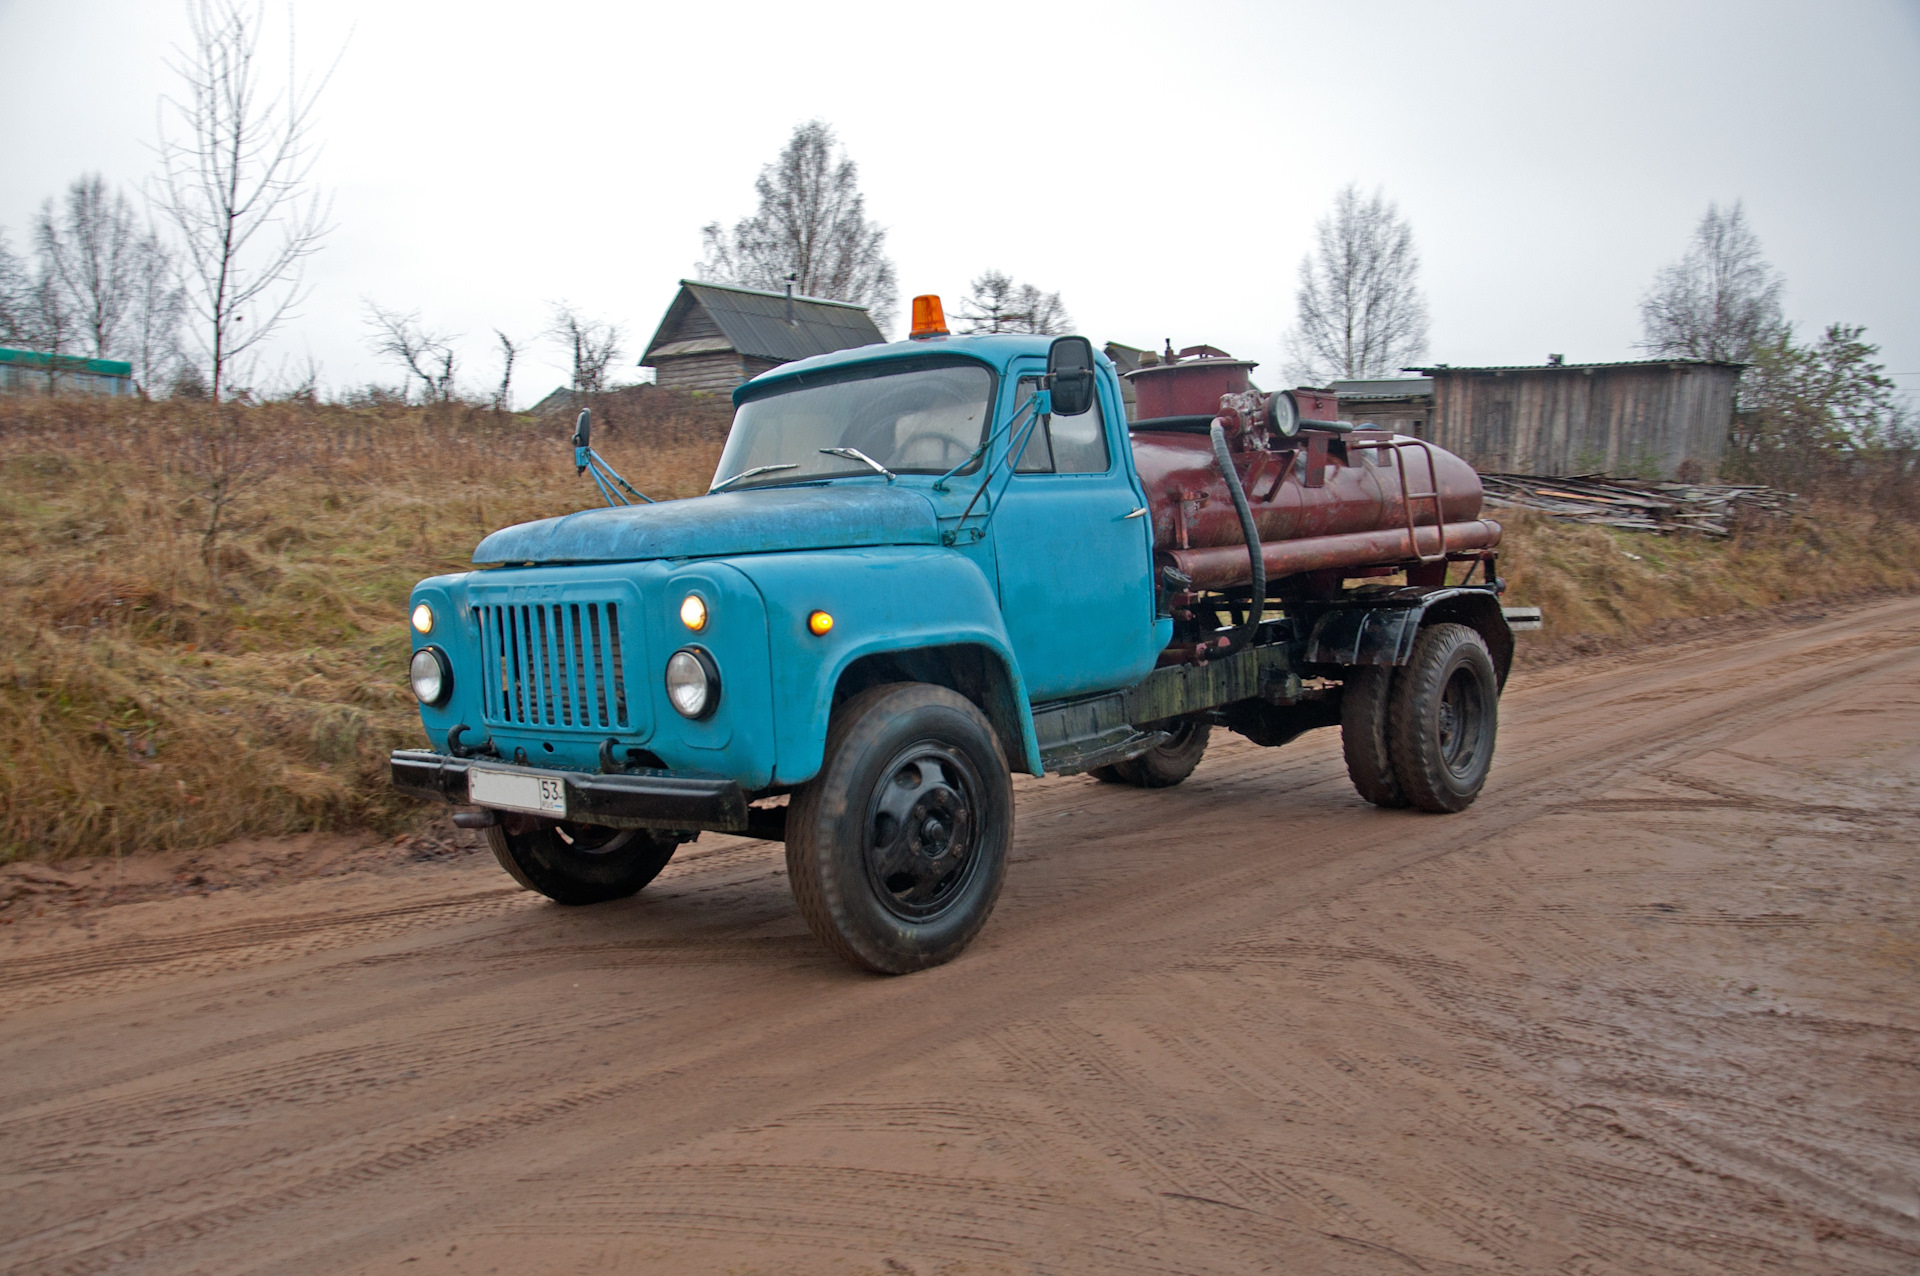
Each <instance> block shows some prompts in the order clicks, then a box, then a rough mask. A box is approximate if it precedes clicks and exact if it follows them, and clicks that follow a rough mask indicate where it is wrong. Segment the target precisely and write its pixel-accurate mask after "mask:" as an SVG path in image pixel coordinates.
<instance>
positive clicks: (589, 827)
mask: <svg viewBox="0 0 1920 1276" xmlns="http://www.w3.org/2000/svg"><path fill="white" fill-rule="evenodd" d="M553 832H554V836H556V837H558V838H559V839H560V844H561V845H562V846H564V847H566V848H567V849H568V850H570V851H572V852H573V853H574V854H576V855H596V856H598V855H611V854H613V853H614V852H615V851H619V850H624V849H625V848H626V845H627V843H628V842H631V841H632V840H633V835H634V830H633V829H610V828H607V827H606V826H605V825H602V824H575V823H574V822H573V821H571V820H563V821H561V822H560V823H558V824H556V825H554V826H553Z"/></svg>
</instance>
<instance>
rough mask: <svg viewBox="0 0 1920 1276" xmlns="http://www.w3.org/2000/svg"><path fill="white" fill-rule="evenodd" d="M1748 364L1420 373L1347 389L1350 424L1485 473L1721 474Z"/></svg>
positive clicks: (1341, 386)
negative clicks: (1428, 447)
mask: <svg viewBox="0 0 1920 1276" xmlns="http://www.w3.org/2000/svg"><path fill="white" fill-rule="evenodd" d="M1744 366H1745V365H1744V364H1739V363H1713V362H1707V361H1703V360H1698V359H1647V360H1641V361H1638V362H1633V363H1561V362H1557V361H1556V362H1552V363H1546V364H1536V365H1525V366H1514V367H1498V368H1455V367H1450V366H1448V365H1446V364H1438V365H1435V366H1434V367H1431V368H1408V369H1406V371H1408V372H1417V373H1420V374H1421V375H1420V377H1418V378H1411V377H1409V378H1405V379H1400V380H1381V381H1342V382H1335V383H1334V386H1333V389H1334V391H1335V393H1337V394H1338V395H1339V396H1340V415H1341V416H1343V417H1347V418H1350V419H1352V420H1354V421H1357V422H1361V423H1363V424H1368V425H1376V426H1380V427H1382V428H1386V429H1395V430H1399V431H1400V432H1401V433H1403V434H1412V435H1416V436H1418V437H1420V438H1425V439H1432V440H1433V441H1434V442H1435V443H1438V444H1439V445H1440V446H1441V447H1444V448H1446V449H1447V450H1449V451H1451V452H1457V453H1459V454H1460V455H1461V456H1463V457H1465V458H1466V459H1467V460H1468V461H1471V462H1472V463H1473V464H1474V466H1475V467H1477V468H1479V469H1482V470H1487V471H1492V472H1499V471H1503V470H1504V471H1506V472H1509V473H1518V474H1586V473H1593V472H1596V471H1602V470H1604V471H1607V472H1609V473H1614V474H1644V475H1648V476H1652V475H1655V474H1657V475H1659V476H1661V477H1663V478H1673V477H1676V476H1677V475H1679V474H1680V472H1681V470H1682V467H1685V468H1686V470H1687V471H1688V472H1689V473H1690V474H1698V475H1700V476H1702V477H1706V476H1710V475H1712V474H1713V473H1714V471H1715V470H1717V469H1718V468H1719V466H1720V461H1721V459H1722V458H1723V457H1724V456H1725V455H1726V450H1727V434H1728V432H1729V430H1731V428H1732V426H1733V391H1734V384H1735V382H1737V381H1738V380H1739V379H1740V370H1741V368H1743V367H1744Z"/></svg>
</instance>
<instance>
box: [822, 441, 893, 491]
mask: <svg viewBox="0 0 1920 1276" xmlns="http://www.w3.org/2000/svg"><path fill="white" fill-rule="evenodd" d="M820 452H821V455H823V456H838V457H842V458H844V459H846V460H849V461H858V462H860V464H862V465H865V466H867V467H869V468H871V469H872V470H873V472H874V473H875V474H884V475H886V476H887V482H889V483H891V482H893V478H894V474H893V471H892V470H890V469H888V468H887V467H886V466H884V465H882V464H880V462H878V461H876V460H874V459H873V458H872V457H870V456H868V455H867V454H866V453H865V452H862V451H861V450H860V449H859V448H857V447H823V448H821V449H820Z"/></svg>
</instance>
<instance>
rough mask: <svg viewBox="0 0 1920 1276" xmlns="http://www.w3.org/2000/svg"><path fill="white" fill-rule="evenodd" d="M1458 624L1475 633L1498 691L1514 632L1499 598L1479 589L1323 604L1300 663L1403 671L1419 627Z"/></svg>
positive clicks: (1414, 589) (1413, 589)
mask: <svg viewBox="0 0 1920 1276" xmlns="http://www.w3.org/2000/svg"><path fill="white" fill-rule="evenodd" d="M1443 623H1453V624H1461V625H1465V626H1467V627H1468V628H1469V629H1472V630H1474V631H1476V632H1477V633H1479V635H1480V637H1481V638H1483V639H1484V640H1485V641H1486V644H1487V651H1488V653H1489V654H1491V655H1492V657H1493V668H1494V672H1495V673H1497V674H1498V675H1499V678H1500V685H1501V686H1502V687H1505V686H1506V684H1507V672H1508V670H1510V669H1511V668H1512V667H1513V630H1512V629H1511V628H1510V627H1509V626H1508V625H1507V618H1506V615H1505V614H1504V613H1503V612H1502V611H1501V610H1500V597H1499V595H1498V594H1496V593H1495V592H1494V591H1493V590H1491V589H1489V588H1486V587H1485V586H1479V585H1454V586H1438V587H1433V588H1428V587H1423V586H1408V587H1407V588H1404V589H1395V590H1390V591H1388V592H1386V593H1382V594H1376V595H1374V596H1372V597H1368V598H1352V599H1343V600H1342V601H1340V602H1337V603H1330V604H1327V605H1326V607H1325V609H1324V610H1322V611H1320V612H1319V614H1318V615H1317V616H1314V617H1313V618H1312V620H1311V622H1310V627H1309V628H1308V630H1307V643H1306V648H1305V650H1304V652H1303V653H1302V656H1303V659H1304V660H1305V662H1306V663H1307V664H1309V665H1320V666H1331V667H1333V668H1332V669H1331V670H1329V672H1328V674H1327V676H1329V677H1338V676H1339V674H1338V672H1337V669H1338V667H1340V666H1352V665H1404V664H1406V663H1407V661H1408V660H1409V659H1410V658H1411V657H1412V655H1413V641H1414V638H1415V637H1416V636H1417V635H1418V634H1419V632H1420V629H1421V627H1422V626H1424V625H1436V624H1443Z"/></svg>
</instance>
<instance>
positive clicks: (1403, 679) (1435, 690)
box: [1388, 624, 1500, 812]
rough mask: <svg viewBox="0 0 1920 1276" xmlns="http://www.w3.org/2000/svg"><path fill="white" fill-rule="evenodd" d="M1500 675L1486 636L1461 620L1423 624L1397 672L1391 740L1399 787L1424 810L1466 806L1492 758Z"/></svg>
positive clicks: (1390, 719) (1481, 783)
mask: <svg viewBox="0 0 1920 1276" xmlns="http://www.w3.org/2000/svg"><path fill="white" fill-rule="evenodd" d="M1499 703H1500V682H1499V679H1498V677H1497V676H1496V675H1495V674H1494V671H1493V657H1492V656H1490V655H1489V654H1488V653H1487V644H1486V641H1485V640H1484V639H1483V638H1481V637H1480V635H1479V634H1478V633H1476V632H1475V631H1474V630H1472V629H1469V628H1468V627H1467V626H1465V625H1454V624H1445V625H1433V626H1431V627H1429V628H1426V629H1423V630H1421V631H1420V636H1419V638H1417V639H1416V640H1415V641H1414V644H1413V656H1412V659H1410V660H1409V661H1408V662H1407V666H1406V667H1405V668H1404V669H1402V670H1400V671H1399V673H1398V674H1397V675H1395V677H1394V680H1393V693H1392V696H1391V701H1390V709H1389V712H1388V744H1389V746H1390V749H1391V752H1392V755H1393V774H1394V777H1395V778H1396V779H1397V780H1398V781H1399V783H1400V788H1401V789H1402V790H1403V791H1404V792H1405V793H1406V795H1407V797H1408V798H1409V799H1410V800H1411V801H1412V802H1413V804H1414V805H1415V806H1417V807H1419V808H1420V809H1421V810H1423V811H1442V812H1447V811H1464V810H1466V809H1467V808H1468V807H1469V806H1472V805H1473V800H1474V799H1475V798H1477V797H1479V796H1480V790H1481V788H1482V787H1483V786H1484V785H1485V784H1486V782H1487V771H1488V770H1489V769H1490V768H1491V767H1492V766H1493V743H1494V736H1495V734H1496V732H1497V731H1498V728H1499Z"/></svg>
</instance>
